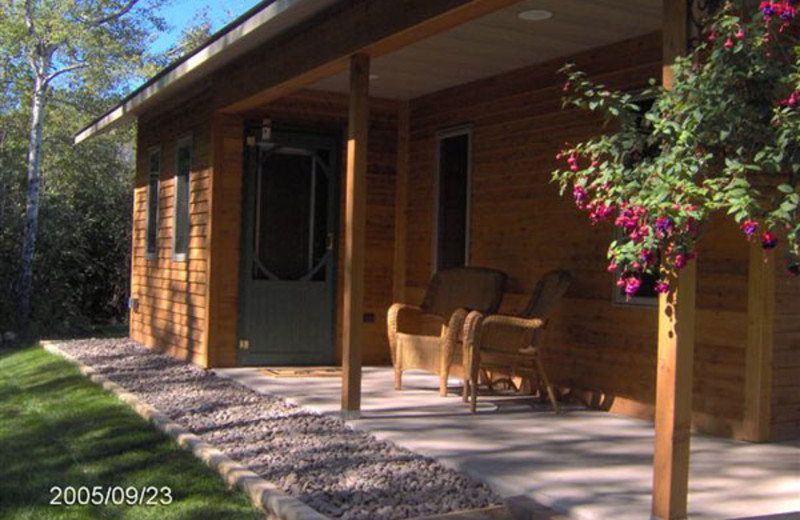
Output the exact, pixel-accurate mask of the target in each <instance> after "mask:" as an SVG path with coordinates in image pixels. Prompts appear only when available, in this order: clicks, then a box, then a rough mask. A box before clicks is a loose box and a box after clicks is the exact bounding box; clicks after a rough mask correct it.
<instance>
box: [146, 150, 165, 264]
mask: <svg viewBox="0 0 800 520" xmlns="http://www.w3.org/2000/svg"><path fill="white" fill-rule="evenodd" d="M154 155H157V156H158V170H156V171H155V172H154V171H153V170H152V161H153V156H154ZM162 169H163V168H162V153H161V146H160V145H156V146H151V147H150V148H148V149H147V191H146V200H145V227H144V232H145V237H144V242H145V245H144V256H145V259H146V260H157V259H158V226H159V223H160V217H161V171H162ZM153 177H155V180H156V185H155V190H153V186H152V181H153ZM153 191H155V193H153ZM153 196H155V199H156V201H155V214H153V213H152V212H151V211H150V208H151V207H152V206H151V205H150V199H151V197H153ZM151 225H153V226H155V237H154V239H153V242H152V243H151V242H150V226H151Z"/></svg>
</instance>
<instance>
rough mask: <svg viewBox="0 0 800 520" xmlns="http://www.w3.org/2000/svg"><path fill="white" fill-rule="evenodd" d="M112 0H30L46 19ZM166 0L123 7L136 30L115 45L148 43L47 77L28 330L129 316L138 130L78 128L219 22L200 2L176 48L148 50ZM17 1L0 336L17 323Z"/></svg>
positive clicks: (4, 122)
mask: <svg viewBox="0 0 800 520" xmlns="http://www.w3.org/2000/svg"><path fill="white" fill-rule="evenodd" d="M98 1H99V2H100V3H96V2H98ZM104 2H105V3H104ZM106 3H108V5H110V6H116V5H124V4H119V2H116V3H115V2H114V1H112V0H79V1H77V2H74V1H72V0H38V1H35V2H34V5H35V8H36V9H37V10H36V12H37V14H38V13H41V16H42V19H41V20H39V22H40V23H42V24H44V25H43V26H44V27H48V24H50V22H47V21H45V20H46V17H47V16H50V15H52V14H53V12H56V13H60V12H62V11H63V12H65V13H66V12H69V11H70V10H71V9H81V8H87V9H89V8H91V7H92V6H94V5H106ZM168 3H169V0H141V1H139V2H137V3H135V8H134V9H133V10H131V11H130V13H128V14H126V15H125V16H126V17H128V18H129V19H127V20H126V22H125V23H126V24H127V25H125V27H128V28H130V30H128V31H127V32H124V31H123V32H122V33H120V34H121V36H120V37H122V38H127V39H128V40H129V41H128V42H122V41H118V42H116V43H115V45H116V46H118V47H120V48H122V47H125V46H126V45H127V46H128V47H129V48H130V49H140V50H141V52H137V53H132V54H131V53H128V54H131V56H128V55H125V56H126V57H125V59H122V58H119V59H115V60H111V61H112V62H113V63H99V64H98V67H90V68H87V69H84V70H83V71H81V73H80V74H67V75H64V76H63V77H62V78H60V79H59V80H58V81H57V82H54V83H53V85H52V87H51V90H50V93H49V97H48V101H47V111H46V113H45V121H44V139H43V142H42V163H41V203H40V214H39V229H38V236H37V246H36V253H35V257H34V270H33V276H34V278H33V295H32V296H33V297H32V309H31V323H30V324H29V327H30V328H29V330H28V331H27V332H28V333H29V334H31V335H34V336H42V335H72V334H81V333H86V332H88V331H90V330H91V329H94V328H96V327H98V326H106V325H115V324H122V323H125V322H126V320H127V298H128V292H129V280H130V247H131V236H130V234H131V227H132V223H131V215H132V207H131V205H132V200H133V177H134V169H135V166H134V158H135V148H134V147H135V144H134V143H135V140H134V136H135V131H136V130H135V128H132V127H129V128H126V129H120V130H116V131H114V132H112V133H110V134H108V135H103V136H99V137H95V138H93V139H90V140H88V141H85V142H83V143H81V144H80V145H78V146H75V145H74V144H73V137H74V135H75V133H76V132H78V131H79V130H81V129H82V128H83V127H84V126H85V125H86V123H88V122H89V121H91V120H93V119H94V118H95V117H97V116H98V115H100V114H102V113H104V112H105V111H106V110H108V109H109V108H110V107H112V106H114V105H115V104H116V103H117V102H118V101H119V100H120V98H121V97H122V95H123V94H124V93H125V92H126V91H130V90H131V89H132V87H134V86H136V85H137V84H139V83H141V82H142V81H143V79H144V78H146V77H148V76H150V75H152V74H154V73H155V72H157V70H158V69H160V68H161V67H163V66H164V65H166V64H167V63H168V62H169V61H171V60H173V59H176V58H179V57H180V56H181V55H182V54H184V53H187V52H190V51H191V50H193V49H194V48H195V47H196V46H198V45H199V44H201V43H202V42H203V41H205V39H206V38H208V36H209V35H210V34H211V32H212V22H211V21H210V20H209V16H208V14H207V12H206V11H203V10H202V9H201V10H200V11H199V12H198V14H196V16H195V17H194V19H193V20H191V21H190V22H189V23H188V24H187V26H186V27H184V28H183V29H182V31H181V32H180V33H179V34H178V35H177V38H176V40H177V41H176V42H175V44H174V45H173V46H172V47H170V48H167V49H162V51H161V52H156V53H151V52H149V51H147V50H146V49H147V48H148V46H150V45H151V44H152V42H153V41H155V40H156V39H158V38H159V37H163V34H164V31H168V30H170V29H171V27H170V26H169V24H168V23H167V22H166V21H165V20H164V19H163V18H162V17H161V16H160V15H159V13H160V12H161V10H162V9H163V8H164V7H165V6H168ZM14 5H15V4H14V3H13V2H11V3H9V4H5V3H3V4H0V334H2V333H3V332H7V331H14V330H15V328H16V327H18V325H19V323H18V321H17V320H18V316H17V314H18V313H17V310H18V302H19V301H20V293H21V287H20V286H21V284H20V278H21V273H22V261H21V260H22V247H23V237H24V232H25V209H26V208H25V206H26V188H27V179H26V167H27V152H28V140H29V133H30V120H31V108H30V106H31V102H30V101H31V94H32V85H33V77H32V74H31V71H30V68H29V67H28V64H27V63H26V59H27V57H26V55H25V47H24V45H22V44H21V40H20V34H21V33H20V32H19V31H20V27H19V21H18V20H15V18H14V12H13V11H12V9H13V7H14ZM17 5H19V4H17ZM82 6H83V7H82ZM58 23H59V24H65V25H64V27H62V29H63V30H64V32H65V34H66V33H68V32H69V30H71V29H70V27H68V25H69V24H70V23H72V22H70V21H69V20H68V19H67V18H66V17H62V18H61V19H59V21H58ZM73 29H75V30H79V28H73ZM101 43H102V42H101ZM78 44H79V45H81V46H83V47H85V48H83V47H82V48H81V52H82V53H85V54H86V55H90V54H91V53H92V52H94V51H93V50H92V49H91V48H90V47H91V46H93V45H95V42H88V43H87V42H83V41H79V42H78ZM112 54H113V53H112ZM120 56H122V55H120ZM59 65H61V66H63V63H60V64H59ZM16 332H19V331H16Z"/></svg>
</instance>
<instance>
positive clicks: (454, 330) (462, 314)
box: [439, 308, 469, 373]
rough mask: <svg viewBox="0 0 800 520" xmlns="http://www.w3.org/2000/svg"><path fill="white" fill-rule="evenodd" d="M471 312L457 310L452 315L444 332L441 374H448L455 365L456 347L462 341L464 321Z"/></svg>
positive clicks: (441, 349) (441, 350)
mask: <svg viewBox="0 0 800 520" xmlns="http://www.w3.org/2000/svg"><path fill="white" fill-rule="evenodd" d="M468 314H469V311H468V310H467V309H463V308H462V309H456V310H455V311H454V312H453V314H451V315H450V320H449V321H448V323H447V327H446V328H445V330H443V331H442V332H443V333H442V338H441V343H440V345H441V348H440V349H439V350H440V356H441V357H440V370H441V372H440V373H446V372H447V371H448V369H449V367H450V365H451V364H452V363H453V355H454V354H455V349H456V345H457V344H458V342H459V341H460V340H461V339H462V334H463V328H464V321H465V320H466V318H467V315H468Z"/></svg>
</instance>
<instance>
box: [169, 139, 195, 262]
mask: <svg viewBox="0 0 800 520" xmlns="http://www.w3.org/2000/svg"><path fill="white" fill-rule="evenodd" d="M186 146H188V147H189V178H188V179H187V182H188V184H189V185H188V186H187V189H188V195H187V197H188V199H187V201H186V212H187V215H186V223H187V224H188V225H189V231H188V233H189V236H188V238H189V244H187V247H186V249H187V251H186V252H185V253H178V252H177V251H175V249H176V247H177V245H178V244H177V239H178V157H179V156H180V150H181V148H183V147H186ZM193 167H194V142H193V140H192V134H188V135H184V136H183V137H181V138H179V139H178V140H177V141H176V142H175V171H174V174H173V175H172V193H173V195H172V197H173V198H172V260H174V261H175V262H185V261H186V260H188V259H189V249H190V245H191V236H192V231H191V230H192V219H191V215H192V168H193Z"/></svg>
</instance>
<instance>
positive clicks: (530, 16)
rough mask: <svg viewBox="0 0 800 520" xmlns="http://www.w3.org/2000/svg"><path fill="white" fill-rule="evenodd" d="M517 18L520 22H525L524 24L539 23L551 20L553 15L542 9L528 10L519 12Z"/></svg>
mask: <svg viewBox="0 0 800 520" xmlns="http://www.w3.org/2000/svg"><path fill="white" fill-rule="evenodd" d="M517 16H518V17H519V19H520V20H525V21H526V22H541V21H544V20H549V19H550V18H552V17H553V13H552V12H550V11H545V10H544V9H528V10H527V11H522V12H520V13H519V14H518V15H517Z"/></svg>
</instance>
